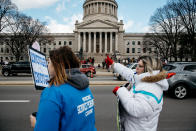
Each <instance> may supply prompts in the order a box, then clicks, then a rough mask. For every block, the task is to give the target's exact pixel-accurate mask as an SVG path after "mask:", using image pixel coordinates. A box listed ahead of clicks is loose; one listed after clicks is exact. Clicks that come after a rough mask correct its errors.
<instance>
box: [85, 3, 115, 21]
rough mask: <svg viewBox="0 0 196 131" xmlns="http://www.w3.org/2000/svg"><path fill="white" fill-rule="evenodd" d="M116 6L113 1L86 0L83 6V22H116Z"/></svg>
mask: <svg viewBox="0 0 196 131" xmlns="http://www.w3.org/2000/svg"><path fill="white" fill-rule="evenodd" d="M117 10H118V4H117V2H116V1H115V0H86V1H85V2H84V4H83V12H84V16H83V21H84V22H86V21H91V20H97V19H100V20H104V21H105V20H106V21H111V22H117V21H118V18H117Z"/></svg>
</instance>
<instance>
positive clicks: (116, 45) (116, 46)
mask: <svg viewBox="0 0 196 131" xmlns="http://www.w3.org/2000/svg"><path fill="white" fill-rule="evenodd" d="M115 40H116V42H115V50H116V51H117V50H118V32H116V39H115Z"/></svg>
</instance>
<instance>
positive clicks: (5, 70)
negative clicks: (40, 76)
mask: <svg viewBox="0 0 196 131" xmlns="http://www.w3.org/2000/svg"><path fill="white" fill-rule="evenodd" d="M18 73H28V74H30V73H31V67H30V63H29V62H14V63H9V64H7V65H4V66H2V74H3V75H4V76H9V75H13V74H18Z"/></svg>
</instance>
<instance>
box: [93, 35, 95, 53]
mask: <svg viewBox="0 0 196 131" xmlns="http://www.w3.org/2000/svg"><path fill="white" fill-rule="evenodd" d="M93 53H96V32H94V47H93Z"/></svg>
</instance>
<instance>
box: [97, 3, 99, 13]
mask: <svg viewBox="0 0 196 131" xmlns="http://www.w3.org/2000/svg"><path fill="white" fill-rule="evenodd" d="M97 13H99V3H98V2H97Z"/></svg>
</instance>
